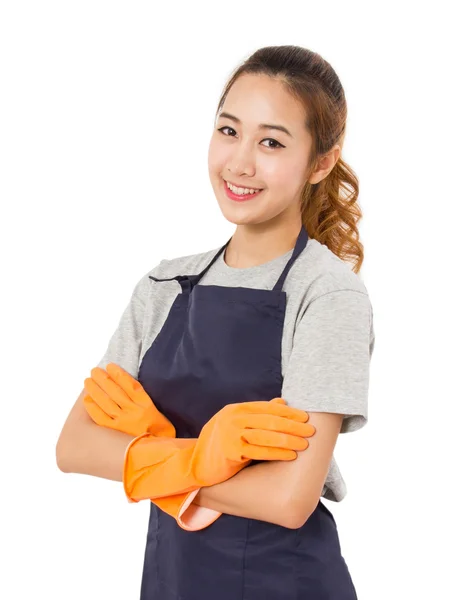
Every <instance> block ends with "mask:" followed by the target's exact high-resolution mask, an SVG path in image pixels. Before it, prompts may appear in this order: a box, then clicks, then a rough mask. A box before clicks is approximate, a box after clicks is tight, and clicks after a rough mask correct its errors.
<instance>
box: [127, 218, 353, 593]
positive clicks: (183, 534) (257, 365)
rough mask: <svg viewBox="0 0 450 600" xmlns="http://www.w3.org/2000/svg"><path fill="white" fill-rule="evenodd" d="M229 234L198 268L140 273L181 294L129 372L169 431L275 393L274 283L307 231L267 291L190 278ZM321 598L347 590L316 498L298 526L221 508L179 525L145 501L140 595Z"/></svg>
mask: <svg viewBox="0 0 450 600" xmlns="http://www.w3.org/2000/svg"><path fill="white" fill-rule="evenodd" d="M230 240H231V238H230ZM230 240H228V242H227V243H226V244H225V245H224V246H223V247H222V248H221V249H220V250H219V252H217V253H216V255H215V256H214V258H213V259H212V260H211V261H210V263H209V264H208V265H207V266H206V268H205V269H204V270H203V271H202V272H201V273H199V274H198V275H178V276H176V277H172V278H169V279H157V278H155V277H151V276H150V277H151V279H153V280H154V281H158V282H159V281H172V280H177V281H178V282H179V283H180V286H181V292H180V293H179V294H178V295H177V296H176V298H175V300H174V302H173V304H172V307H171V309H170V312H169V314H168V316H167V319H166V321H165V322H164V325H163V326H162V328H161V330H160V332H159V334H158V335H157V337H156V339H155V341H154V342H153V344H152V345H151V346H150V348H149V349H148V350H147V352H146V353H145V355H144V358H143V360H142V362H141V365H140V368H139V373H138V380H139V382H140V383H141V384H142V385H143V387H144V389H145V390H146V391H147V393H148V394H149V396H150V397H151V398H152V400H153V402H154V404H155V406H156V408H157V409H158V410H159V411H160V412H161V413H163V414H164V415H165V416H166V417H167V418H168V419H169V420H170V421H171V422H172V423H173V425H174V427H175V428H176V434H177V437H179V438H183V437H188V438H191V437H194V438H196V437H198V436H199V434H200V431H201V429H202V428H203V426H204V425H205V423H207V422H208V421H209V420H210V419H211V417H213V415H215V414H216V413H217V412H218V411H219V410H221V409H222V408H223V407H224V406H225V405H227V404H230V403H237V402H252V401H258V400H266V401H269V400H271V399H272V398H275V397H280V396H281V390H282V383H283V378H282V374H281V341H282V336H283V324H284V316H285V310H286V292H284V291H283V289H282V288H283V284H284V281H285V279H286V277H287V275H288V273H289V270H290V268H291V267H292V265H293V263H294V261H295V260H296V259H297V258H298V256H299V255H300V253H301V252H302V251H303V249H304V248H305V246H306V244H307V241H308V234H307V232H306V230H305V228H304V227H303V226H302V228H301V230H300V233H299V236H298V238H297V241H296V245H295V248H294V251H293V254H292V256H291V258H290V259H289V261H288V263H287V264H286V266H285V268H284V270H283V272H282V273H281V275H280V277H279V279H278V281H277V283H276V284H275V286H274V288H273V289H272V290H263V289H254V288H244V287H223V286H217V285H197V284H198V282H199V281H200V279H201V278H202V277H203V275H204V274H205V273H206V272H207V271H208V269H209V268H210V267H211V266H212V264H213V263H214V262H215V261H216V260H217V258H218V257H219V256H220V254H221V253H222V252H223V251H224V250H225V248H226V246H227V245H228V244H229V242H230ZM256 462H257V461H254V463H253V464H255V463H256ZM330 598H332V599H333V600H355V599H356V593H355V588H354V586H353V583H352V581H351V578H350V574H349V572H348V569H347V565H346V563H345V561H344V559H343V557H342V555H341V548H340V544H339V539H338V533H337V528H336V523H335V520H334V517H333V515H332V514H331V512H330V511H329V510H328V509H327V508H326V507H325V505H324V504H323V503H322V502H321V501H319V503H318V505H317V507H316V509H315V511H314V512H313V513H312V515H311V516H310V517H309V519H308V521H307V522H306V523H305V524H304V525H303V527H301V528H299V529H289V528H286V527H282V526H280V525H275V524H272V523H268V522H265V521H259V520H256V519H247V518H242V517H236V516H233V515H227V514H222V515H221V516H220V517H219V518H218V519H217V520H216V521H214V523H212V524H211V525H209V526H208V527H206V528H205V529H201V530H199V531H186V530H184V529H182V528H181V527H179V525H178V524H177V522H176V521H175V519H174V518H173V517H171V516H169V515H168V514H167V513H165V512H164V511H162V510H161V509H160V508H159V507H157V506H156V505H155V504H153V505H152V506H151V511H150V519H149V525H148V534H147V543H146V549H145V558H144V568H143V575H142V585H141V596H140V600H213V599H214V600H266V599H267V600H329V599H330Z"/></svg>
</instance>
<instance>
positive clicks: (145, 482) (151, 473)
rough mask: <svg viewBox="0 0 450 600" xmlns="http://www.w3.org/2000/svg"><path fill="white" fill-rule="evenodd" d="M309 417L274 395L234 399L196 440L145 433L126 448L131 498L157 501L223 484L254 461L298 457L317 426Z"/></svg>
mask: <svg viewBox="0 0 450 600" xmlns="http://www.w3.org/2000/svg"><path fill="white" fill-rule="evenodd" d="M308 419H309V415H308V413H306V412H305V411H303V410H298V409H295V408H292V407H289V406H286V405H285V401H284V400H283V399H282V398H274V399H273V400H271V401H270V402H266V401H255V402H243V403H237V404H228V405H227V406H225V407H224V408H222V410H220V411H219V412H218V413H217V414H215V415H214V416H213V417H212V419H210V420H209V421H208V423H206V425H205V426H204V427H203V429H202V430H201V432H200V435H199V437H198V439H197V440H196V443H193V441H192V439H184V440H181V439H177V440H176V443H175V442H174V440H173V439H170V438H156V437H154V436H151V435H149V434H142V435H141V436H139V437H137V438H135V439H134V440H132V441H131V442H130V444H129V445H128V447H127V449H126V452H125V459H124V466H123V484H124V489H125V494H126V496H127V498H128V499H129V501H130V502H139V501H140V500H143V499H150V500H152V501H153V500H154V499H158V498H161V497H165V496H173V495H174V494H182V493H186V492H193V491H194V490H197V489H198V488H199V487H205V486H211V485H215V484H217V483H221V482H222V481H225V480H227V479H229V478H230V477H233V475H235V474H236V473H238V472H239V471H240V470H242V469H243V468H244V467H246V466H247V465H248V464H249V463H250V462H251V461H252V460H294V459H295V458H296V457H297V451H302V450H305V449H306V448H307V447H308V445H309V444H308V441H307V440H306V439H304V438H306V437H311V436H312V435H314V433H315V431H316V430H315V427H314V426H313V425H310V424H308V423H307V421H308ZM181 442H183V444H182V443H181ZM183 445H184V448H182V447H181V446H183Z"/></svg>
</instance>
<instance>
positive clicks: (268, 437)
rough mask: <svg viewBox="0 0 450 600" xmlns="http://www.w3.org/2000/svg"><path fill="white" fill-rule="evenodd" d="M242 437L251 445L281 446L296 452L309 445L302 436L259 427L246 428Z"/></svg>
mask: <svg viewBox="0 0 450 600" xmlns="http://www.w3.org/2000/svg"><path fill="white" fill-rule="evenodd" d="M242 439H243V440H245V441H246V442H247V443H249V444H251V445H252V446H261V447H270V448H282V449H286V450H296V451H297V452H301V451H303V450H306V448H308V446H309V442H308V440H306V439H304V438H303V437H299V436H297V435H289V434H288V433H278V432H276V431H265V430H260V429H246V430H245V431H244V432H243V434H242Z"/></svg>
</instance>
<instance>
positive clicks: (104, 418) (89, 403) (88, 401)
mask: <svg viewBox="0 0 450 600" xmlns="http://www.w3.org/2000/svg"><path fill="white" fill-rule="evenodd" d="M83 404H84V407H85V409H86V411H87V412H88V414H89V416H90V417H91V419H92V420H93V421H94V422H95V423H97V425H101V426H108V427H111V426H112V423H113V422H114V419H112V418H111V417H110V416H109V415H108V414H106V413H105V412H104V411H103V410H102V409H101V408H100V406H98V404H96V402H95V401H94V400H93V399H92V398H91V396H85V397H84V398H83Z"/></svg>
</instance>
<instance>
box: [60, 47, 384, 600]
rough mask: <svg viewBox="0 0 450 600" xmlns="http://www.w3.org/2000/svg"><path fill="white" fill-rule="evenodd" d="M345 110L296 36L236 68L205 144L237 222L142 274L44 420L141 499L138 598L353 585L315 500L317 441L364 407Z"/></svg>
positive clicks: (324, 464) (320, 596) (329, 518)
mask: <svg viewBox="0 0 450 600" xmlns="http://www.w3.org/2000/svg"><path fill="white" fill-rule="evenodd" d="M345 119H346V104H345V96H344V92H343V90H342V86H341V83H340V81H339V78H338V76H337V75H336V73H335V71H334V70H333V69H332V67H331V66H330V65H329V63H327V62H326V61H325V60H324V59H323V58H321V57H320V56H319V55H318V54H316V53H314V52H312V51H310V50H307V49H305V48H299V47H296V46H280V47H267V48H261V49H260V50H258V51H257V52H255V53H254V54H253V55H252V56H250V57H249V58H248V59H247V60H246V61H245V62H244V63H243V64H242V65H241V66H240V67H239V68H238V69H237V70H236V71H235V73H234V74H233V76H232V77H231V79H230V81H229V82H228V84H227V85H226V87H225V89H224V91H223V94H222V96H221V98H220V102H219V106H218V109H217V118H216V121H215V124H214V128H213V132H212V136H211V140H210V146H209V152H208V170H209V177H210V180H211V184H212V187H213V190H214V193H215V197H216V199H217V202H218V204H219V207H220V209H221V212H222V214H223V215H224V217H225V218H226V219H227V220H228V221H230V222H232V223H234V224H235V225H236V229H235V232H234V234H233V236H232V237H231V238H230V239H229V240H228V241H227V242H226V243H221V244H218V246H217V247H216V248H213V249H209V250H207V251H205V252H201V253H198V254H194V255H186V256H181V257H178V258H174V259H170V260H162V261H161V262H160V263H159V264H157V265H155V266H153V268H152V269H150V270H149V271H148V272H146V273H145V274H144V275H143V276H142V278H141V279H140V280H139V281H138V282H137V284H136V286H135V288H134V290H133V293H132V295H131V298H130V301H129V303H128V305H127V307H126V308H125V311H124V312H123V314H122V316H121V319H120V322H119V324H118V327H117V329H116V331H115V332H114V334H113V336H112V337H111V339H110V342H109V344H108V347H107V349H106V352H105V354H104V356H103V357H102V359H101V360H100V362H99V364H98V365H97V368H95V369H93V371H92V378H89V379H87V380H86V381H85V385H86V387H87V388H88V391H89V395H86V394H83V395H81V396H80V398H79V399H78V401H77V408H76V410H74V411H73V416H72V413H71V415H69V418H68V420H67V423H66V425H65V428H64V430H63V432H62V433H61V437H60V441H59V445H58V448H59V462H58V464H59V465H60V467H61V468H62V469H63V470H64V471H66V472H82V473H90V474H94V475H96V476H100V477H108V478H112V479H116V480H118V479H120V477H121V478H122V482H123V486H124V491H125V494H126V497H127V498H128V500H129V501H130V502H134V503H135V502H139V501H141V500H150V501H151V513H150V520H149V524H148V532H147V543H146V549H145V559H144V567H143V573H142V586H141V600H153V599H155V598H157V599H158V600H174V598H183V599H184V600H210V599H211V598H215V600H244V599H245V600H261V599H262V598H270V599H276V600H291V599H292V598H300V597H301V598H307V599H308V600H324V599H325V598H333V600H351V599H354V598H356V592H355V588H354V586H353V582H352V578H351V576H350V573H349V570H348V568H347V565H346V562H345V560H344V558H343V556H342V554H341V548H340V542H339V536H338V531H337V526H336V522H335V519H334V517H333V515H332V513H331V511H330V510H329V509H328V508H327V507H326V506H325V504H324V503H323V502H322V497H323V498H327V499H328V500H331V501H334V502H340V501H341V500H342V499H343V498H344V497H345V495H346V485H345V482H344V480H343V478H342V475H341V472H340V470H339V468H338V466H337V464H336V461H335V458H334V455H333V451H334V448H335V444H336V441H337V439H338V436H339V434H340V433H348V432H352V431H356V430H358V429H361V428H362V427H363V426H364V425H365V424H366V422H367V415H368V410H367V399H368V382H369V364H370V359H371V355H372V352H373V348H374V340H375V336H374V331H373V319H372V306H371V302H370V299H369V296H368V293H367V290H366V288H365V285H364V283H363V282H362V280H361V278H360V277H359V276H358V274H357V273H358V270H359V268H360V266H361V264H362V261H363V247H362V244H361V243H360V242H359V235H358V230H357V227H356V224H357V221H358V219H359V218H360V216H361V211H360V209H359V208H358V206H357V203H356V202H357V197H358V186H357V179H356V176H355V175H354V174H353V173H352V171H351V169H350V167H348V165H346V164H345V163H344V162H343V160H342V156H341V151H342V144H343V135H344V131H345ZM269 135H270V137H268V136H269ZM255 190H258V191H256V192H255ZM349 192H350V194H349ZM352 259H356V260H355V261H354V262H355V264H354V265H353V269H352V268H350V265H349V264H348V263H349V262H352ZM114 365H116V366H114ZM117 365H118V366H119V367H120V368H121V370H118V369H117ZM108 376H109V377H108ZM81 403H83V404H84V406H85V408H86V410H87V412H88V413H89V417H87V416H86V414H84V418H83V419H81V418H80V410H81V408H80V404H81ZM76 415H78V416H76ZM89 419H90V422H88V421H89ZM105 429H108V430H109V435H108V436H106V435H101V434H100V433H98V431H102V432H103V434H104V430H105ZM113 429H115V430H116V431H113ZM86 431H88V435H84V433H85V432H86ZM130 434H131V435H130ZM100 439H101V443H100V442H99V441H98V440H100ZM96 440H97V442H96ZM80 449H82V450H80ZM118 457H119V458H118Z"/></svg>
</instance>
